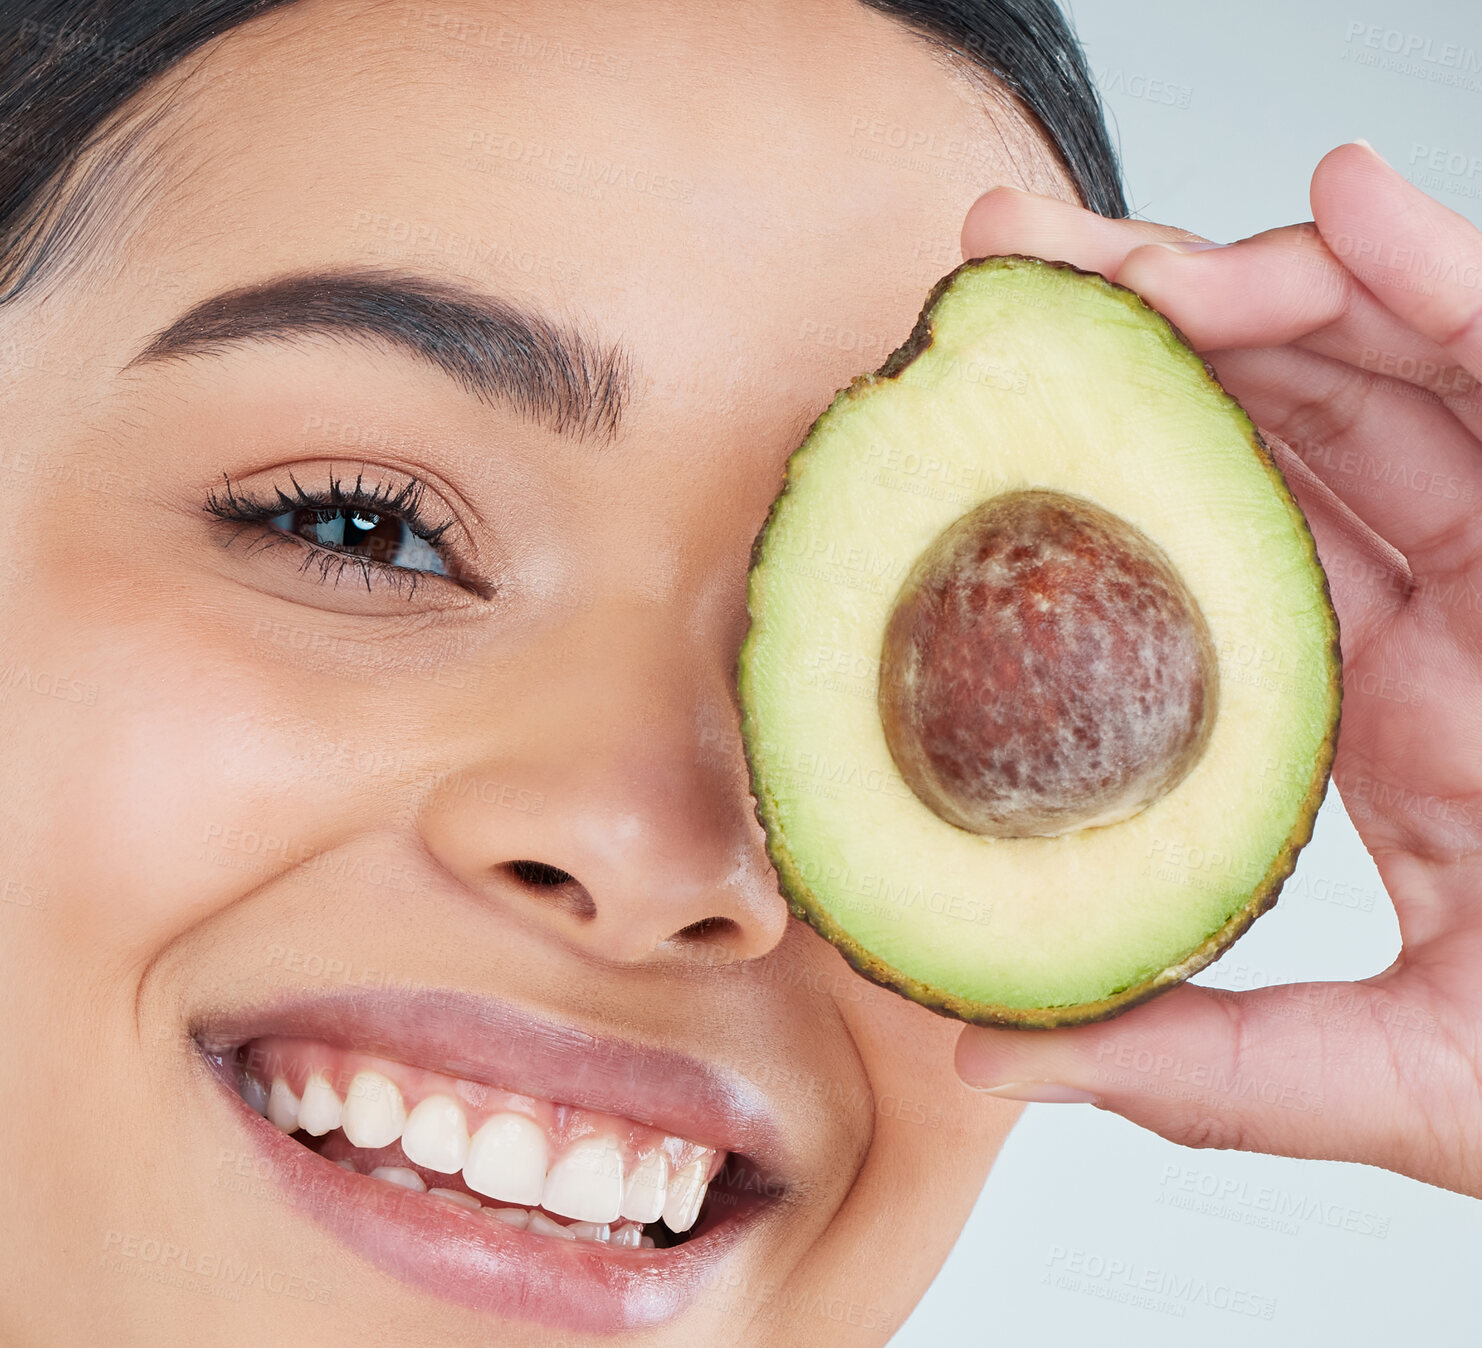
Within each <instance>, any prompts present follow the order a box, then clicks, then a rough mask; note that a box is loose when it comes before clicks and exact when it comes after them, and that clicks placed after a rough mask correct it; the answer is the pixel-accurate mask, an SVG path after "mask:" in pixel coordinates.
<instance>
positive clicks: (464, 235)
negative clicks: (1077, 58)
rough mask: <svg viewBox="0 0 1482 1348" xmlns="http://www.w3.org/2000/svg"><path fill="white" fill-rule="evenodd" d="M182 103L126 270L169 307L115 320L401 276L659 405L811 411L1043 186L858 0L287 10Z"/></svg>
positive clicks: (991, 126)
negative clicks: (998, 188)
mask: <svg viewBox="0 0 1482 1348" xmlns="http://www.w3.org/2000/svg"><path fill="white" fill-rule="evenodd" d="M172 99H173V106H172V107H171V108H170V109H169V110H168V111H167V113H166V115H165V117H164V119H163V120H162V121H161V123H160V139H161V141H162V143H163V144H164V145H165V146H166V147H167V153H166V154H165V155H164V156H163V158H162V160H161V162H167V163H168V164H169V165H170V168H169V170H168V171H167V172H163V173H161V174H159V175H158V182H159V186H158V188H157V189H156V196H155V198H154V200H153V202H152V203H151V205H150V208H149V210H148V211H147V213H145V214H144V215H143V216H141V221H142V223H141V225H140V228H139V230H138V233H137V236H136V237H135V239H134V240H133V241H132V243H131V252H132V253H133V254H134V255H135V258H136V262H135V266H136V271H138V272H139V273H140V274H144V275H162V276H168V277H173V278H180V284H179V285H176V286H172V287H157V288H156V289H155V291H153V292H150V293H145V294H143V295H142V296H141V297H140V299H139V301H138V302H136V303H134V304H133V305H132V307H131V312H132V313H133V314H134V315H135V316H136V318H137V320H138V326H139V328H140V329H141V330H148V329H150V328H153V327H156V326H158V325H160V324H161V323H163V322H167V321H169V319H170V317H172V316H173V313H172V311H175V310H178V309H179V308H180V307H181V306H180V300H181V299H182V298H185V299H189V300H193V299H197V298H200V297H202V296H204V295H206V294H209V293H211V292H213V291H215V290H218V289H224V288H228V287H231V286H236V285H241V284H243V283H245V282H248V281H253V280H258V279H262V278H266V277H268V276H271V275H274V274H277V273H280V272H284V271H291V270H303V269H307V268H312V267H315V266H318V265H320V264H324V265H335V264H338V265H344V264H345V263H347V262H349V263H366V262H371V263H375V262H380V263H385V264H388V265H395V266H398V267H404V266H412V267H416V268H418V269H421V270H425V271H428V272H432V273H448V274H452V275H454V276H456V277H458V278H460V279H465V280H469V281H472V282H474V283H476V284H478V285H480V286H481V287H483V288H486V289H489V290H491V291H493V292H495V293H497V294H500V295H503V296H506V297H508V298H511V299H514V300H526V301H533V302H536V303H538V304H540V305H542V306H543V307H546V308H548V309H553V310H554V311H555V312H556V313H557V314H561V315H564V316H568V317H572V318H577V319H579V320H581V321H582V322H584V323H585V322H590V325H591V326H592V327H593V328H594V329H595V330H596V331H598V332H600V333H602V334H605V335H610V336H613V337H616V338H620V339H621V340H622V341H623V342H624V343H625V345H626V346H627V347H628V348H629V349H630V350H631V351H632V352H633V354H634V356H635V359H636V365H637V368H638V371H639V373H640V376H641V378H642V379H646V380H648V381H649V382H650V388H651V390H652V389H655V388H656V390H657V392H659V393H660V394H664V395H669V396H670V397H682V396H683V395H684V393H685V391H686V390H693V389H694V388H697V387H699V386H700V384H701V383H703V386H704V387H705V389H706V391H707V396H708V397H710V398H714V396H715V395H716V394H717V393H720V394H721V395H722V396H724V394H725V391H726V388H727V386H730V385H740V384H745V383H748V382H754V381H755V380H757V379H759V378H765V379H767V380H769V381H770V382H771V384H772V386H773V387H774V388H777V387H778V381H781V383H782V385H783V386H785V385H786V384H787V383H788V382H789V381H790V380H794V381H795V382H796V383H797V384H798V386H799V387H798V393H799V395H800V396H806V397H807V398H808V399H809V400H810V401H811V402H816V393H817V387H818V384H819V380H820V378H823V379H825V381H826V380H827V379H835V381H836V382H837V381H838V379H839V376H840V373H841V372H842V375H843V377H847V375H848V374H852V373H854V372H856V371H857V370H858V369H861V368H865V367H866V366H870V365H874V364H878V363H879V360H880V359H882V358H883V357H884V355H885V354H887V352H888V351H889V350H890V349H891V347H893V346H894V345H895V344H896V343H897V342H898V341H899V340H900V339H901V338H902V337H903V336H904V334H905V332H906V330H907V329H908V327H909V324H910V321H911V319H913V318H914V316H915V311H916V309H917V307H918V306H919V303H920V301H921V298H922V296H923V295H924V293H925V291H926V289H927V288H928V287H929V285H930V284H931V282H932V281H934V280H935V279H936V278H937V277H938V276H939V275H940V274H942V273H943V272H944V271H946V270H947V269H948V268H950V267H951V266H953V265H955V263H956V262H957V261H958V254H957V231H958V228H959V226H960V221H961V218H962V215H963V213H964V211H965V210H966V208H967V206H968V205H969V204H970V203H971V202H972V201H973V200H974V199H975V198H976V197H977V196H978V195H979V194H980V193H981V192H983V191H985V190H987V189H988V188H989V187H991V186H993V185H995V184H996V183H999V182H1004V181H1015V182H1018V181H1022V179H1021V178H1020V176H1019V175H1018V174H1017V173H1016V171H1015V167H1014V165H1015V163H1016V162H1017V163H1019V164H1024V163H1030V164H1035V165H1038V166H1039V168H1040V169H1041V170H1042V171H1041V172H1040V173H1039V175H1038V176H1039V177H1040V178H1041V179H1042V181H1040V182H1038V183H1031V184H1030V185H1032V186H1038V187H1039V188H1040V190H1048V189H1046V188H1045V186H1044V182H1043V179H1044V178H1045V176H1046V175H1048V174H1052V173H1053V170H1052V169H1050V168H1049V167H1048V166H1049V164H1050V162H1051V157H1050V156H1049V155H1047V154H1046V153H1045V152H1044V147H1043V146H1042V145H1041V144H1039V142H1038V140H1037V137H1035V136H1034V135H1033V134H1032V133H1031V132H1030V131H1029V130H1028V127H1027V125H1026V124H1024V123H1022V122H1019V121H1018V120H1017V119H1016V118H1015V116H1014V115H1013V114H1012V113H1011V112H1009V111H1006V110H1005V109H1004V108H1000V110H999V111H998V113H997V114H996V115H994V116H992V117H990V115H989V112H988V111H987V107H986V104H985V100H984V97H983V94H982V92H981V91H980V90H979V89H978V88H976V87H974V85H973V84H972V83H971V82H969V81H968V80H966V79H965V78H963V77H962V76H961V75H960V74H958V73H955V71H954V70H953V68H952V67H950V66H949V65H948V64H947V63H946V62H945V61H943V59H942V58H941V57H940V55H939V54H938V53H936V52H935V51H934V50H933V49H931V48H930V47H929V46H928V45H927V44H926V43H924V42H923V41H921V40H920V39H919V38H917V37H915V36H914V35H913V34H911V33H909V32H908V31H907V30H906V29H904V28H903V27H902V26H901V25H899V24H898V23H896V22H894V21H893V20H891V19H889V18H886V17H884V16H882V15H880V14H878V13H876V12H874V11H872V10H869V9H867V8H866V7H865V6H863V5H862V4H859V3H857V0H806V2H804V3H799V0H791V3H773V2H772V0H762V2H761V3H753V4H746V5H734V4H720V3H695V2H694V0H673V2H670V0H653V2H652V3H644V4H641V5H635V4H627V5H620V6H614V5H607V4H594V3H582V2H581V0H564V2H563V0H555V2H554V3H553V2H551V0H542V2H541V3H539V4H535V3H531V4H519V3H509V4H503V5H499V6H494V5H490V4H486V3H475V2H470V3H464V4H458V3H454V4H450V5H439V6H437V7H435V8H433V7H428V6H423V5H420V4H416V3H396V4H381V5H371V6H366V5H361V4H356V5H347V4H343V3H331V2H329V0H303V2H302V3H299V4H294V5H290V6H287V7H285V8H283V9H281V10H276V11H273V12H270V13H269V14H268V15H266V16H263V17H262V18H260V19H258V20H255V21H253V22H251V23H248V24H245V25H242V26H241V27H239V28H237V29H235V30H233V31H231V32H230V33H228V34H227V35H226V37H225V38H224V39H223V40H222V41H221V42H220V44H219V45H218V46H217V47H215V48H214V49H212V50H211V51H210V52H209V53H207V55H206V56H205V58H204V59H203V60H201V61H200V62H199V64H198V65H196V67H195V69H194V70H193V71H192V73H190V74H189V75H188V76H187V77H185V78H184V80H183V82H182V83H180V84H179V85H178V86H176V87H175V89H174V90H173V92H172ZM1005 106H1006V105H1005ZM1036 150H1038V154H1036ZM1031 176H1033V175H1031ZM155 308H157V309H158V312H151V310H152V309H155ZM800 343H801V344H802V345H803V348H804V349H805V350H808V351H812V350H813V348H815V347H816V348H817V349H818V350H817V353H816V357H815V358H813V359H805V360H803V361H802V362H801V363H799V362H798V361H797V360H796V359H795V357H796V353H797V351H798V350H799V345H800ZM778 391H779V392H781V391H783V389H782V388H778ZM635 410H636V409H635ZM815 410H816V409H815Z"/></svg>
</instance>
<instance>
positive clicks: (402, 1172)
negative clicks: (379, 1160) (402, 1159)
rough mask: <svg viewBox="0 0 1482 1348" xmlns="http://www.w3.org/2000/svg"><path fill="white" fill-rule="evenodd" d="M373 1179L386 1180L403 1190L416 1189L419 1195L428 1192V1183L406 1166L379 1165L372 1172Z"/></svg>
mask: <svg viewBox="0 0 1482 1348" xmlns="http://www.w3.org/2000/svg"><path fill="white" fill-rule="evenodd" d="M371 1178H372V1179H378V1180H385V1181H386V1183H387V1184H395V1185H397V1186H399V1187H400V1188H403V1189H415V1190H416V1191H417V1192H418V1193H425V1192H426V1191H427V1181H426V1180H424V1179H423V1178H422V1176H421V1175H419V1174H418V1173H417V1172H416V1171H415V1170H408V1169H407V1168H406V1166H404V1165H378V1166H377V1167H376V1168H375V1169H374V1170H372V1171H371Z"/></svg>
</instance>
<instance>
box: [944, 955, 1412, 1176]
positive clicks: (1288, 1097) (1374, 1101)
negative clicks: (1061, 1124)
mask: <svg viewBox="0 0 1482 1348" xmlns="http://www.w3.org/2000/svg"><path fill="white" fill-rule="evenodd" d="M1380 978H1381V979H1383V980H1384V981H1383V982H1368V983H1297V984H1290V985H1287V986H1284V987H1273V988H1262V989H1260V990H1259V991H1255V992H1240V993H1232V992H1224V991H1220V990H1217V989H1213V988H1199V987H1194V986H1192V985H1191V984H1184V985H1183V986H1181V987H1178V988H1176V989H1174V990H1173V991H1172V992H1169V993H1166V994H1164V995H1163V996H1160V997H1158V998H1157V999H1156V1000H1154V1001H1152V1002H1149V1003H1147V1004H1145V1005H1143V1006H1141V1007H1137V1008H1135V1009H1134V1010H1132V1011H1129V1012H1127V1013H1126V1014H1125V1015H1122V1016H1119V1017H1117V1018H1116V1019H1114V1020H1109V1021H1105V1022H1102V1023H1099V1024H1095V1025H1081V1026H1075V1027H1070V1028H1066V1029H1059V1030H1048V1031H1046V1030H1018V1029H997V1028H987V1027H982V1026H976V1025H970V1026H968V1027H967V1028H966V1029H965V1030H964V1031H963V1033H962V1035H961V1036H960V1038H959V1039H958V1041H957V1071H958V1075H960V1076H961V1077H962V1079H963V1081H964V1082H966V1083H967V1084H968V1085H969V1086H972V1087H974V1088H975V1089H978V1090H984V1091H988V1092H990V1093H992V1094H996V1095H998V1096H1000V1097H1003V1098H1006V1099H1011V1100H1030V1101H1038V1102H1044V1103H1067V1102H1068V1103H1084V1104H1094V1105H1097V1106H1099V1107H1100V1108H1102V1109H1106V1110H1110V1111H1111V1112H1112V1113H1115V1114H1120V1115H1122V1117H1123V1118H1126V1119H1128V1120H1129V1121H1130V1122H1132V1123H1135V1124H1138V1125H1140V1126H1141V1127H1144V1128H1149V1129H1151V1130H1152V1131H1153V1132H1155V1133H1158V1134H1160V1135H1161V1136H1163V1137H1165V1138H1167V1139H1168V1140H1169V1141H1170V1142H1177V1143H1179V1144H1181V1145H1183V1146H1186V1147H1228V1148H1235V1149H1239V1150H1242V1151H1262V1152H1270V1153H1274V1154H1276V1155H1281V1156H1302V1157H1323V1158H1327V1159H1334V1160H1368V1161H1371V1162H1372V1161H1375V1160H1376V1159H1377V1158H1379V1157H1381V1156H1389V1154H1390V1153H1392V1152H1393V1151H1394V1145H1395V1131H1396V1129H1397V1127H1399V1126H1400V1123H1401V1120H1400V1118H1399V1115H1400V1114H1401V1112H1402V1111H1403V1109H1404V1106H1403V1104H1402V1101H1401V1099H1400V1090H1399V1084H1400V1083H1399V1082H1398V1081H1397V1079H1396V1077H1397V1073H1396V1071H1395V1063H1394V1048H1395V1045H1396V1043H1397V1042H1406V1043H1407V1048H1408V1041H1409V1040H1411V1039H1412V1038H1417V1039H1419V1040H1421V1041H1422V1042H1421V1043H1420V1044H1418V1045H1416V1050H1417V1051H1424V1047H1425V1045H1424V1043H1423V1041H1424V1039H1425V1037H1426V1036H1425V1035H1424V1034H1421V1035H1419V1036H1411V1035H1408V1034H1405V1035H1403V1037H1402V1038H1401V1036H1399V1035H1397V1028H1396V1027H1397V1024H1398V1025H1399V1026H1400V1028H1401V1029H1403V1028H1404V1022H1405V1021H1406V1020H1407V1018H1408V1019H1409V1020H1410V1021H1412V1022H1415V1023H1414V1024H1412V1025H1411V1026H1410V1027H1409V1028H1411V1029H1416V1028H1420V1026H1419V1022H1418V1020H1417V1013H1416V1012H1414V1011H1411V1012H1409V1014H1408V1017H1407V1012H1406V1008H1405V1007H1404V1005H1403V1003H1402V1002H1401V1001H1400V1000H1398V998H1397V996H1396V993H1397V991H1398V986H1397V984H1396V983H1395V982H1392V981H1390V980H1388V979H1386V978H1385V976H1384V975H1380ZM1420 1014H1421V1015H1423V1016H1424V1020H1425V1022H1426V1024H1427V1025H1428V1026H1429V1027H1430V1036H1429V1037H1430V1039H1431V1040H1432V1041H1434V1040H1435V1038H1436V1037H1437V1036H1436V1034H1435V1021H1434V1019H1433V1018H1432V1017H1430V1016H1429V1015H1428V1014H1425V1013H1420ZM1430 1047H1431V1049H1432V1050H1433V1051H1434V1050H1435V1048H1436V1045H1435V1044H1434V1042H1432V1044H1431V1045H1430ZM1394 1159H1395V1158H1391V1160H1390V1161H1389V1163H1390V1164H1393V1160H1394ZM1381 1163H1383V1162H1381Z"/></svg>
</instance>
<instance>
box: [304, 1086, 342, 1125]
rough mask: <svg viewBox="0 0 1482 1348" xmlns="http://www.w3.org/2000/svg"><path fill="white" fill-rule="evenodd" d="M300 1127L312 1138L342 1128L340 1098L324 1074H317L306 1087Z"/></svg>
mask: <svg viewBox="0 0 1482 1348" xmlns="http://www.w3.org/2000/svg"><path fill="white" fill-rule="evenodd" d="M298 1126H299V1127H300V1128H302V1129H303V1130H304V1132H306V1133H308V1134H309V1135H310V1136H312V1137H323V1136H324V1134H325V1133H327V1132H329V1130H330V1129H331V1128H338V1127H339V1126H340V1097H339V1096H338V1095H336V1094H335V1091H334V1087H333V1086H331V1085H330V1084H329V1078H328V1077H327V1076H325V1075H324V1073H323V1072H315V1073H314V1075H313V1076H311V1077H310V1078H309V1080H308V1081H307V1083H305V1085H304V1098H303V1099H302V1100H300V1101H299V1106H298Z"/></svg>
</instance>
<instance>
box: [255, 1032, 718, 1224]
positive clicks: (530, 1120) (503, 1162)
mask: <svg viewBox="0 0 1482 1348" xmlns="http://www.w3.org/2000/svg"><path fill="white" fill-rule="evenodd" d="M237 1067H238V1075H237V1082H238V1090H239V1091H240V1093H241V1095H242V1098H243V1099H244V1100H246V1101H247V1103H248V1104H249V1105H251V1106H252V1107H253V1108H254V1109H255V1110H256V1111H257V1112H258V1113H259V1114H263V1115H265V1116H266V1117H267V1118H268V1120H269V1121H270V1122H271V1123H273V1124H274V1125H275V1126H276V1127H278V1128H280V1129H281V1130H282V1131H283V1132H285V1133H290V1134H291V1133H296V1132H301V1133H304V1134H308V1135H309V1137H310V1138H323V1139H324V1141H323V1143H322V1144H319V1145H318V1146H317V1147H316V1148H315V1149H316V1150H319V1152H320V1154H321V1155H323V1156H326V1157H327V1158H330V1159H334V1160H336V1161H337V1163H338V1164H339V1165H340V1166H341V1167H342V1168H345V1169H353V1170H359V1171H361V1173H369V1174H370V1175H371V1176H372V1177H373V1178H377V1179H382V1180H385V1181H387V1182H389V1183H393V1184H399V1185H402V1186H403V1187H407V1188H416V1189H421V1190H426V1191H430V1192H431V1193H432V1195H433V1196H435V1197H440V1198H446V1199H448V1200H449V1201H453V1202H460V1203H462V1204H463V1205H464V1206H471V1207H473V1208H475V1209H477V1208H484V1209H485V1210H486V1211H488V1212H489V1214H490V1215H491V1216H494V1217H497V1219H498V1220H500V1221H503V1222H505V1223H507V1224H509V1225H514V1226H520V1227H522V1228H524V1229H529V1230H532V1231H534V1232H536V1233H538V1234H544V1235H549V1236H552V1237H554V1238H557V1239H570V1238H571V1237H573V1236H575V1237H578V1238H582V1239H587V1240H597V1241H602V1242H606V1243H612V1244H616V1245H619V1246H640V1247H642V1246H646V1247H650V1248H651V1247H653V1246H654V1245H655V1243H656V1240H655V1236H656V1235H657V1236H658V1237H660V1238H663V1237H664V1236H665V1234H666V1233H667V1234H668V1235H670V1236H675V1235H680V1234H682V1233H684V1232H687V1231H689V1230H690V1228H691V1227H692V1226H693V1225H694V1224H695V1219H696V1218H697V1217H698V1216H699V1213H700V1208H701V1205H702V1204H703V1203H704V1201H705V1195H706V1191H707V1189H708V1187H709V1184H710V1181H711V1180H712V1179H713V1178H714V1177H715V1175H716V1174H717V1173H718V1172H719V1170H720V1168H721V1166H722V1164H723V1163H724V1161H725V1153H724V1152H721V1151H718V1150H716V1149H715V1148H712V1147H704V1146H700V1145H699V1144H697V1143H694V1142H689V1141H686V1140H685V1139H683V1138H679V1137H674V1136H671V1135H669V1134H665V1133H662V1132H660V1131H659V1130H658V1129H655V1128H650V1127H646V1126H645V1125H643V1124H640V1123H636V1122H634V1121H633V1120H631V1119H625V1118H622V1117H619V1116H616V1115H612V1114H603V1113H599V1112H597V1111H594V1110H587V1109H578V1108H573V1107H570V1106H566V1105H558V1104H555V1103H554V1102H552V1101H549V1100H541V1099H536V1098H534V1097H532V1096H526V1095H517V1094H515V1093H513V1092H510V1091H501V1090H496V1089H495V1088H493V1087H491V1086H486V1085H483V1084H482V1083H479V1082H472V1081H466V1080H463V1079H461V1078H457V1077H449V1076H445V1075H442V1074H440V1073H435V1072H429V1071H425V1070H423V1069H419V1068H412V1067H408V1066H406V1065H404V1064H402V1063H397V1062H392V1061H389V1060H387V1059H384V1058H378V1057H374V1056H372V1055H369V1054H365V1053H356V1052H347V1051H345V1050H343V1049H337V1048H333V1047H331V1046H330V1045H327V1044H323V1043H316V1042H313V1041H311V1040H304V1039H292V1038H283V1037H275V1036H269V1037H265V1038H260V1039H255V1040H253V1041H251V1042H250V1043H248V1044H247V1045H245V1046H244V1047H243V1049H242V1050H241V1051H240V1052H239V1054H238V1057H237ZM398 1142H399V1143H400V1148H399V1150H398V1149H397V1148H396V1146H395V1144H396V1143H398ZM372 1153H374V1154H372ZM480 1199H493V1200H495V1202H494V1203H492V1204H487V1205H486V1204H485V1203H482V1202H480ZM557 1218H565V1219H567V1221H566V1222H558V1221H556V1220H553V1219H557ZM659 1221H662V1222H663V1224H664V1227H665V1229H666V1230H665V1232H657V1233H649V1234H645V1233H644V1231H643V1227H644V1226H645V1225H646V1224H650V1223H658V1222H659ZM620 1223H621V1224H620ZM664 1243H665V1244H670V1243H673V1241H672V1240H670V1239H665V1241H664Z"/></svg>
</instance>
